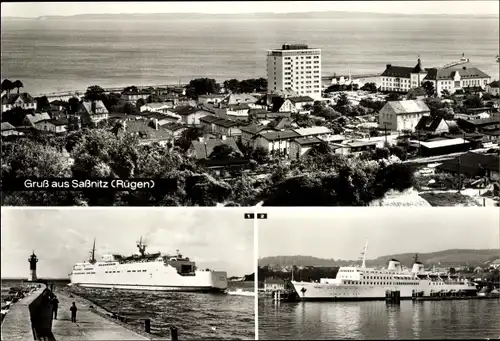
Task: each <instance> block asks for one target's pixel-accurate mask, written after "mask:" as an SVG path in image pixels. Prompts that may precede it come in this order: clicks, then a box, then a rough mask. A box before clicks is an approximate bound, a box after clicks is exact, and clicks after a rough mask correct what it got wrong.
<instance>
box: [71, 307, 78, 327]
mask: <svg viewBox="0 0 500 341" xmlns="http://www.w3.org/2000/svg"><path fill="white" fill-rule="evenodd" d="M69 310H71V322H73V323H76V311H77V310H78V309H77V307H76V304H75V302H73V305H72V306H71V308H69Z"/></svg>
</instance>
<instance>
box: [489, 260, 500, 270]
mask: <svg viewBox="0 0 500 341" xmlns="http://www.w3.org/2000/svg"><path fill="white" fill-rule="evenodd" d="M490 268H493V269H495V270H496V269H500V258H498V259H495V260H494V261H493V262H491V263H490Z"/></svg>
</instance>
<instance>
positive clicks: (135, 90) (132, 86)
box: [123, 85, 139, 93]
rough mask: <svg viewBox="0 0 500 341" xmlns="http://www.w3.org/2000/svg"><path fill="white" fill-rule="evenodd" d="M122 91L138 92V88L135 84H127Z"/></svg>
mask: <svg viewBox="0 0 500 341" xmlns="http://www.w3.org/2000/svg"><path fill="white" fill-rule="evenodd" d="M123 91H124V92H135V93H138V92H139V89H138V88H137V87H136V86H135V85H131V86H127V87H126V88H125V89H123Z"/></svg>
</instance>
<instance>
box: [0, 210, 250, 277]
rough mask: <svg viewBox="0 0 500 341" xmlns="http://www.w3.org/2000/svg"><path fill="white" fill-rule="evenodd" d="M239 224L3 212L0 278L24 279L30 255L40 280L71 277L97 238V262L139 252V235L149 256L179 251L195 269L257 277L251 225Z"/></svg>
mask: <svg viewBox="0 0 500 341" xmlns="http://www.w3.org/2000/svg"><path fill="white" fill-rule="evenodd" d="M243 217H244V212H243V211H241V210H239V209H232V210H227V209H219V208H217V209H211V210H206V209H195V208H188V209H185V208H161V209H158V208H118V207H113V208H67V209H61V208H47V209H30V208H22V209H14V208H10V209H9V208H2V228H1V252H2V257H1V277H2V278H26V277H27V276H28V273H29V264H28V257H29V255H30V254H31V252H32V251H33V250H34V251H35V254H36V255H37V256H38V259H39V261H38V265H37V274H38V276H39V277H42V278H43V277H45V278H68V274H69V273H70V272H71V268H72V267H73V265H74V264H75V263H76V262H82V261H85V260H88V256H89V251H90V250H91V249H92V243H93V239H94V237H95V238H96V249H97V257H96V258H97V259H100V257H101V255H102V254H104V253H119V254H123V255H130V254H132V253H138V249H137V247H136V241H137V240H139V238H140V237H141V236H143V238H145V239H146V242H147V243H148V244H149V247H148V248H147V250H146V252H150V253H154V252H164V253H169V254H174V253H175V252H176V249H179V251H180V253H181V254H183V256H187V257H189V258H191V259H192V260H194V261H195V262H196V265H197V266H198V267H199V268H210V269H212V270H220V271H227V273H228V275H229V276H243V275H245V274H251V273H253V272H254V244H253V240H254V230H253V220H245V219H243Z"/></svg>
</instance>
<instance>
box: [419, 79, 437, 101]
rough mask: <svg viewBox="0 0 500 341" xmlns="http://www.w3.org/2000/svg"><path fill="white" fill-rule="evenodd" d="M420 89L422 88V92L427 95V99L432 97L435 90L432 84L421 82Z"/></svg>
mask: <svg viewBox="0 0 500 341" xmlns="http://www.w3.org/2000/svg"><path fill="white" fill-rule="evenodd" d="M422 88H424V90H425V92H426V93H427V96H428V97H432V96H434V94H435V93H436V89H435V88H434V83H432V82H430V81H425V82H423V83H422Z"/></svg>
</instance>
